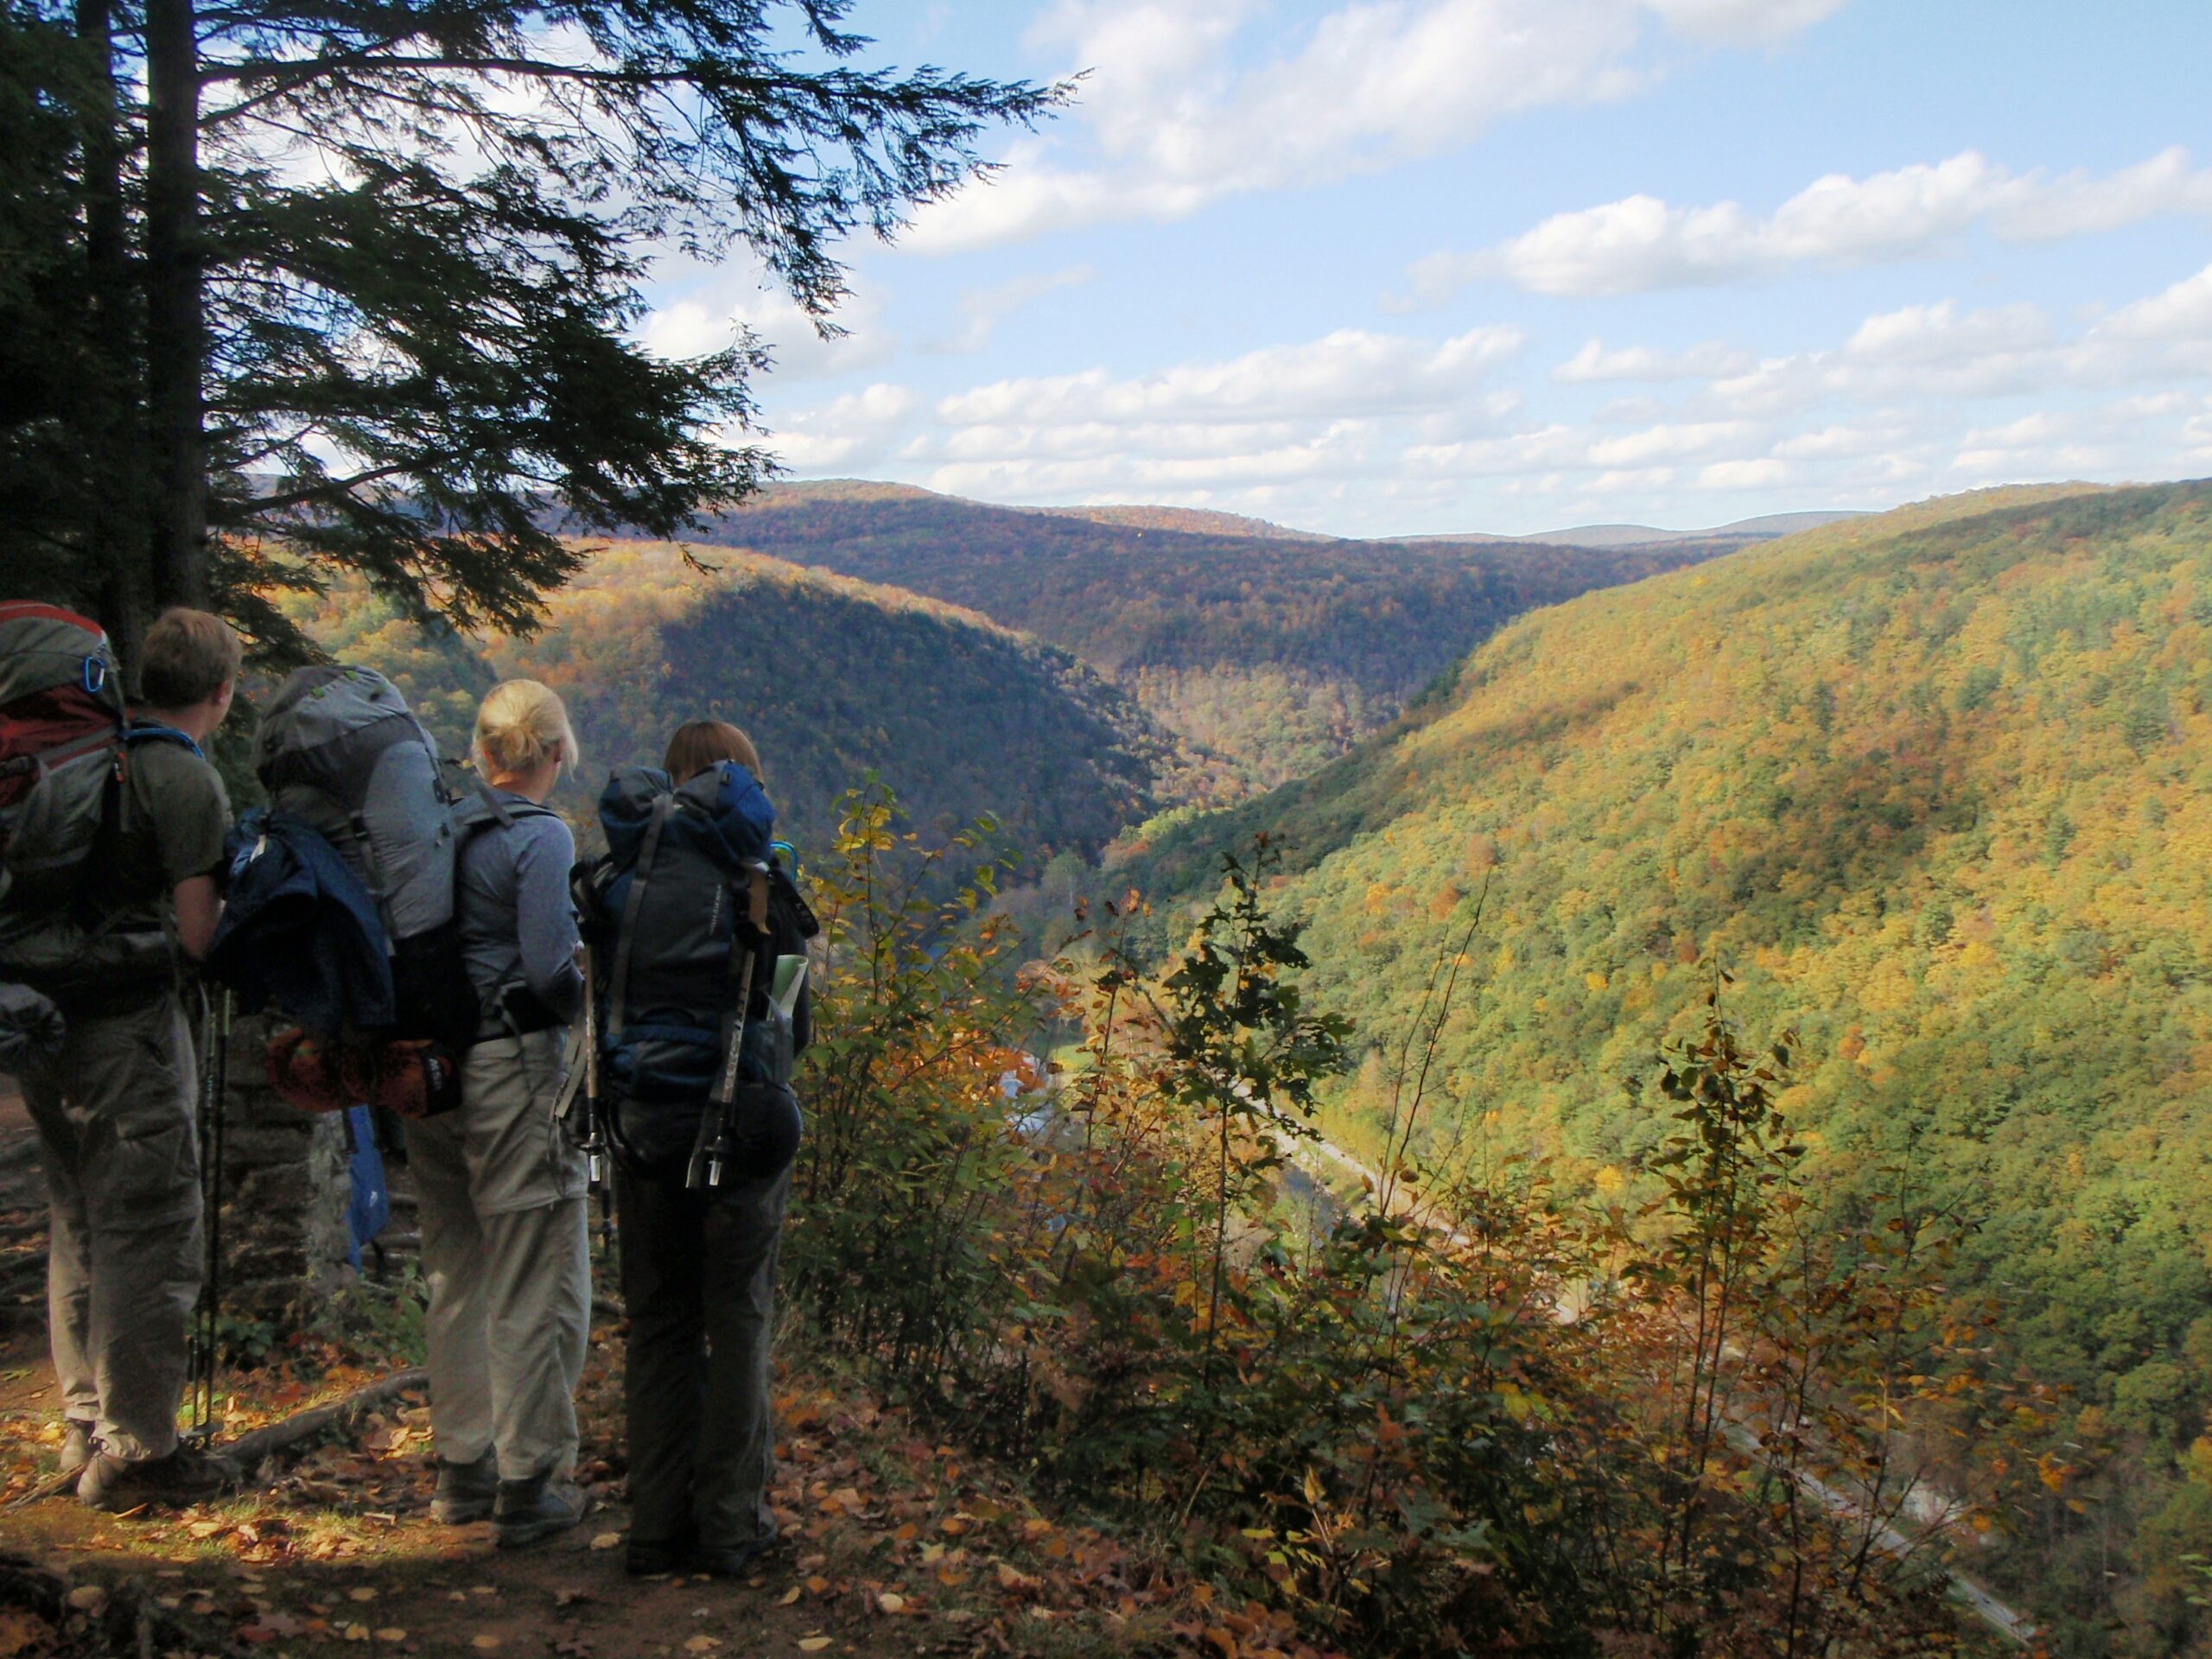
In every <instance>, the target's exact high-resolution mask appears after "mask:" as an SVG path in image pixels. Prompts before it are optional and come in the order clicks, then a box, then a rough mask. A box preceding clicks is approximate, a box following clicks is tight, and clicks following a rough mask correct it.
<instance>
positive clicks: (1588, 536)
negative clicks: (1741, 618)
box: [1394, 512, 1865, 547]
mask: <svg viewBox="0 0 2212 1659" xmlns="http://www.w3.org/2000/svg"><path fill="white" fill-rule="evenodd" d="M1864 516H1865V515H1863V514H1861V513H1857V512H1770V513H1767V514H1765V515H1764V516H1763V517H1761V518H1738V519H1737V520H1736V522H1735V523H1733V524H1716V525H1714V526H1713V528H1712V529H1711V530H1661V529H1659V528H1658V527H1657V526H1656V525H1654V524H1577V525H1575V526H1573V528H1572V529H1568V530H1547V531H1541V533H1539V534H1536V535H1531V536H1498V535H1493V534H1492V533H1491V532H1490V531H1480V530H1475V531H1465V532H1464V533H1462V534H1456V535H1443V536H1400V537H1395V538H1394V539H1395V540H1397V541H1402V542H1516V541H1517V542H1549V543H1556V544H1557V545H1559V546H1561V547H1656V546H1660V545H1662V544H1664V543H1669V542H1697V543H1746V542H1769V541H1774V540H1777V539H1778V538H1779V537H1783V536H1795V535H1796V534H1798V533H1799V532H1800V531H1808V530H1819V529H1821V527H1822V526H1823V525H1827V524H1837V523H1840V521H1842V520H1843V519H1846V518H1862V517H1864Z"/></svg>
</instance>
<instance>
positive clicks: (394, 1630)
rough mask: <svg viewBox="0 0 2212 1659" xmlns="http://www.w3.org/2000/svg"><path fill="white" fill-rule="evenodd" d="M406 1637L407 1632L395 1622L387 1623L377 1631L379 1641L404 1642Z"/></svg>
mask: <svg viewBox="0 0 2212 1659" xmlns="http://www.w3.org/2000/svg"><path fill="white" fill-rule="evenodd" d="M406 1639H407V1632H406V1631H405V1630H401V1629H400V1628H399V1626H398V1625H397V1624H387V1625H385V1627H384V1628H383V1629H382V1630H378V1632H377V1640H378V1641H379V1642H404V1641H405V1640H406Z"/></svg>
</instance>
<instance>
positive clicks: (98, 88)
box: [74, 0, 150, 677]
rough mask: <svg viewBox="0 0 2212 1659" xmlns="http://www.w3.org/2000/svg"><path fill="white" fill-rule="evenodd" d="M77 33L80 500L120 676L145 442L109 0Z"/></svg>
mask: <svg viewBox="0 0 2212 1659" xmlns="http://www.w3.org/2000/svg"><path fill="white" fill-rule="evenodd" d="M74 21H75V25H76V31H77V38H78V39H79V41H82V42H83V43H84V45H85V48H86V57H87V59H88V60H90V61H91V62H92V65H93V67H94V71H95V75H96V79H95V82H94V85H93V87H92V92H91V95H90V96H89V97H88V98H87V99H86V104H85V106H84V108H83V109H82V110H80V111H79V131H80V134H81V137H80V138H79V143H80V146H81V148H80V149H79V165H80V166H81V167H82V168H83V172H84V196H85V305H86V314H87V315H89V317H90V318H91V322H92V327H91V331H90V345H91V355H90V360H91V361H92V363H93V364H95V365H97V368H96V371H95V377H94V378H92V384H89V385H86V386H85V387H84V388H83V389H82V393H83V397H84V400H85V404H84V410H83V416H82V420H81V429H82V431H83V434H84V441H85V451H86V454H85V461H86V468H87V472H88V475H89V478H90V480H91V487H90V488H89V489H88V490H87V492H86V499H85V507H86V514H85V543H86V544H85V547H84V549H83V552H84V555H85V556H86V559H87V560H88V561H89V562H91V563H92V565H93V567H94V568H95V569H99V570H100V571H102V572H103V573H104V574H103V575H101V577H100V579H99V586H98V590H97V597H96V600H95V607H96V608H97V610H98V612H99V620H100V625H101V626H103V627H105V629H106V630H107V632H108V638H109V639H110V640H111V641H112V642H113V644H114V646H115V650H116V653H117V655H118V658H120V659H121V661H122V663H123V665H124V674H125V677H128V676H129V675H130V673H131V672H132V671H134V670H135V669H136V667H137V659H138V640H139V638H140V636H141V635H142V634H143V632H144V631H145V620H146V593H147V589H148V585H149V584H148V577H149V559H148V546H149V543H148V536H149V530H150V522H149V521H150V514H149V502H148V499H147V490H146V467H145V448H144V445H143V442H141V434H142V431H143V427H142V423H141V416H140V414H139V408H138V403H139V397H140V396H141V384H140V379H139V361H138V341H139V339H140V337H141V334H142V333H143V330H142V329H141V327H140V325H139V321H138V315H137V306H136V304H135V303H134V298H135V296H134V294H133V292H132V282H133V278H132V275H131V270H130V242H129V229H128V226H127V222H126V219H125V218H124V202H123V157H124V132H123V123H122V116H121V111H120V110H119V108H118V103H117V99H116V90H115V34H114V20H113V9H112V6H111V3H110V0H78V5H77V8H76V16H75V20H74Z"/></svg>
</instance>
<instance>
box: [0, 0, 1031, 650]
mask: <svg viewBox="0 0 2212 1659" xmlns="http://www.w3.org/2000/svg"><path fill="white" fill-rule="evenodd" d="M848 11H849V3H848V0H611V3H587V4H552V5H539V6H529V5H512V4H502V3H470V0H397V3H379V0H366V3H359V4H346V3H342V0H333V3H318V0H305V3H290V0H233V3H194V0H143V3H130V0H8V3H7V5H6V17H5V22H4V34H0V71H4V74H5V82H4V86H0V175H4V177H5V181H6V184H7V190H6V192H5V197H6V204H7V205H6V207H5V208H4V209H0V256H4V263H5V264H6V267H7V269H6V270H5V271H4V272H0V338H4V339H5V340H6V345H5V346H4V348H0V349H4V351H5V353H6V358H5V362H4V365H0V366H4V367H5V368H6V369H7V371H8V374H7V381H8V391H7V392H6V394H5V402H4V403H0V422H4V425H0V491H4V492H5V493H4V496H0V509H5V510H6V515H7V516H6V527H5V528H4V529H0V551H3V552H4V553H5V556H6V563H7V566H8V569H9V572H10V581H9V582H8V584H7V585H8V586H9V587H10V588H17V587H18V586H19V580H24V581H28V583H29V585H30V586H31V587H32V588H35V589H39V590H42V591H46V592H49V593H52V594H54V595H55V596H57V597H61V598H66V599H73V600H75V601H79V602H81V603H84V604H86V605H89V606H92V607H94V608H95V609H97V610H98V611H99V613H100V614H101V616H102V617H103V619H104V620H106V621H107V622H108V623H109V625H110V626H111V628H112V629H113V630H114V631H116V632H118V635H119V636H120V637H121V639H123V640H124V643H125V646H126V649H127V648H128V645H129V642H130V639H132V638H133V637H134V635H135V632H136V630H137V626H138V624H139V622H140V621H141V620H143V617H144V616H145V615H146V614H147V613H149V611H150V610H152V609H153V608H155V607H159V606H162V605H167V604H175V603H189V604H199V605H207V604H211V603H212V604H216V605H219V606H221V607H225V608H226V609H227V610H229V611H230V613H232V615H233V616H234V617H236V618H237V619H238V620H240V621H241V622H242V623H244V624H245V626H248V627H249V628H250V629H251V631H252V632H253V633H254V635H255V636H256V638H257V640H258V642H259V643H260V645H262V647H263V648H264V651H265V652H271V653H275V654H282V653H283V652H286V651H287V650H288V649H296V647H297V645H298V644H299V642H298V641H297V639H296V638H295V637H294V636H293V634H292V633H291V632H290V630H289V627H288V626H287V625H286V624H285V623H284V621H283V619H282V618H281V617H280V616H279V615H278V614H277V612H276V611H275V610H274V609H273V608H272V607H270V606H269V605H268V604H267V603H265V602H264V601H263V600H262V599H261V598H260V597H258V595H259V594H264V593H266V592H267V591H268V590H269V589H270V588H272V587H281V586H283V585H286V584H292V585H300V584H311V583H313V582H315V573H316V572H317V570H319V569H330V568H332V567H334V566H344V567H348V568H352V569H358V570H360V571H362V572H364V573H365V575H367V577H368V579H369V580H370V582H372V584H373V585H374V586H375V587H376V588H377V589H378V591H379V592H381V593H383V594H386V595H388V596H390V597H391V598H393V599H394V600H396V601H398V602H400V603H401V604H403V605H404V606H405V607H407V608H408V609H409V610H410V611H411V612H412V613H416V614H418V615H425V616H427V615H429V614H432V613H440V614H442V615H444V616H446V617H448V618H449V619H450V620H453V621H454V622H456V623H459V624H461V625H464V626H468V625H474V624H490V625H493V626H499V627H502V628H508V629H518V628H527V627H529V626H531V624H532V622H533V621H534V620H535V618H536V616H537V607H538V601H539V598H540V595H542V594H543V593H544V592H545V591H546V590H547V589H548V588H552V587H555V586H557V585H558V584H559V583H560V582H562V581H563V579H564V578H565V577H566V576H567V575H569V574H570V572H572V571H573V570H574V569H575V564H576V555H575V552H574V551H573V550H571V549H570V548H569V547H567V546H565V545H564V544H563V543H562V542H561V541H560V540H559V539H558V538H557V537H556V533H555V531H556V528H558V529H571V530H582V531H595V530H607V529H612V528H614V527H617V526H623V525H630V526H635V527H637V528H638V529H639V530H640V531H644V532H645V533H648V534H651V535H654V536H673V535H677V534H679V533H680V532H681V531H683V529H684V528H685V527H686V526H687V525H689V524H690V523H691V522H692V521H693V516H694V514H695V513H696V512H697V511H698V510H699V509H700V508H701V507H702V506H708V505H715V504H717V503H722V502H727V501H729V500H732V499H736V498H738V497H740V496H742V495H744V494H745V493H747V492H748V491H750V490H751V489H753V487H754V486H755V485H756V484H757V482H758V481H759V480H760V475H761V472H762V469H763V467H764V466H765V465H766V457H765V456H764V455H763V454H762V453H761V452H760V450H759V449H757V448H753V447H749V446H745V445H743V444H741V443H739V442H730V441H728V435H730V434H732V433H739V434H741V433H743V432H744V431H745V430H746V429H747V428H748V426H749V423H750V416H751V415H752V410H753V405H752V402H751V399H750V397H749V396H748V392H747V377H748V375H749V374H750V373H752V372H754V371H756V370H759V369H760V368H761V367H762V366H763V365H764V364H765V361H766V359H765V355H764V353H762V351H761V349H760V346H759V344H758V342H757V341H755V340H753V339H751V338H750V337H749V336H743V335H741V336H740V337H739V338H738V339H737V340H736V341H735V343H734V345H733V346H731V347H730V348H728V349H727V350H724V351H721V352H717V353H710V354H708V355H705V356H702V357H696V358H692V359H683V360H670V359H664V358H660V357H658V356H656V355H654V354H653V353H650V352H648V351H646V350H645V349H644V347H642V346H640V345H639V343H638V341H637V340H636V339H635V338H634V330H635V327H636V325H637V324H638V323H639V321H640V320H641V318H642V316H643V314H644V311H645V301H644V298H643V295H642V285H643V284H644V283H645V281H646V280H647V278H648V277H649V274H650V271H651V266H652V257H653V256H654V255H655V254H656V253H657V252H661V251H670V252H674V253H677V254H680V255H681V256H683V257H685V258H687V259H691V260H696V261H704V262H709V263H711V262H714V261H716V260H720V259H721V258H723V257H727V256H729V255H731V254H732V253H734V252H747V253H749V254H750V256H751V257H753V258H755V259H757V260H758V261H759V262H760V264H762V265H764V266H765V267H766V269H767V270H769V271H771V272H772V273H773V275H774V276H775V277H776V278H778V279H779V280H780V281H781V282H782V283H784V284H785V286H786V287H787V288H788V289H789V291H790V293H791V296H792V297H793V298H794V299H795V300H796V301H797V302H798V305H799V306H800V307H801V308H803V309H804V312H805V313H806V314H807V315H809V316H810V317H811V318H812V319H813V320H814V321H815V322H816V324H817V327H823V328H824V329H829V328H831V327H834V325H833V324H832V323H831V321H830V318H831V315H832V314H833V313H834V311H835V308H836V304H837V302H838V301H839V299H840V298H841V297H842V295H843V293H844V291H845V290H844V275H845V273H844V270H843V268H842V265H841V264H840V263H839V261H838V259H837V257H836V247H837V245H838V243H839V242H840V240H841V238H844V237H846V236H847V235H849V234H851V233H854V232H858V231H861V230H863V229H865V230H868V231H870V232H874V233H876V234H878V235H883V236H887V235H889V234H891V233H892V232H894V231H895V230H896V229H897V228H898V227H899V225H900V224H901V223H902V222H903V220H904V219H905V217H906V214H907V213H910V212H911V211H912V209H913V208H914V207H917V206H918V205H919V204H921V203H924V202H926V201H928V200H932V199H935V198H937V197H940V196H942V195H944V194H946V193H948V192H949V191H950V190H951V189H953V188H956V187H957V185H959V184H960V183H961V182H962V181H964V180H966V179H968V178H969V177H971V176H973V175H976V173H977V172H978V171H979V170H981V169H982V166H983V163H982V162H980V161H979V160H978V159H977V156H976V151H975V149H974V143H975V140H976V138H977V137H978V136H979V135H980V134H981V133H982V131H984V130H986V129H987V128H988V127H989V126H991V125H992V124H997V123H1002V122H1020V123H1027V122H1031V121H1033V120H1036V119H1038V118H1040V117H1042V116H1043V115H1045V114H1046V113H1047V112H1049V111H1051V110H1052V108H1053V107H1054V106H1055V105H1057V104H1058V102H1059V101H1060V100H1061V99H1062V98H1063V97H1064V96H1065V88H1040V87H1038V86H1032V85H1029V84H1027V83H1022V82H1001V81H994V80H984V79H975V78H972V77H969V76H967V75H963V74H958V73H948V72H944V71H941V70H938V69H934V68H929V67H924V68H920V69H918V70H915V71H912V72H911V73H899V72H890V71H881V70H875V69H869V68H863V67H856V64H855V60H856V59H857V58H858V56H859V54H861V51H862V50H863V48H865V47H866V46H867V44H868V42H867V41H866V40H865V39H864V38H862V37H861V36H859V35H854V34H851V33H849V32H848V31H847V30H846V29H845V28H844V22H845V20H846V16H847V13H848ZM18 571H20V572H22V578H21V579H18V578H17V576H16V573H17V572H18Z"/></svg>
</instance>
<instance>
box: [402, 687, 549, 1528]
mask: <svg viewBox="0 0 2212 1659" xmlns="http://www.w3.org/2000/svg"><path fill="white" fill-rule="evenodd" d="M476 753H477V760H478V764H479V765H480V766H481V767H482V768H483V771H484V774H485V777H486V780H487V781H488V782H489V784H490V785H491V787H492V791H493V799H494V800H495V801H496V802H497V804H498V805H497V808H496V810H495V811H494V812H493V814H492V816H493V821H492V822H491V823H482V824H480V826H479V827H477V828H476V829H474V831H473V833H471V834H470V836H469V837H468V839H467V842H466V843H465V844H464V846H463V848H462V850H461V868H460V882H459V889H458V892H457V893H456V896H455V900H454V902H455V905H456V907H457V910H458V913H459V918H460V925H461V954H462V958H463V960H464V961H465V963H467V969H468V974H469V978H470V980H471V982H473V983H474V986H475V988H476V992H477V995H478V997H479V999H480V1001H481V1003H482V1005H483V1008H484V1023H483V1025H482V1026H481V1027H480V1028H479V1030H478V1032H477V1040H476V1042H475V1044H474V1046H472V1047H471V1048H470V1049H469V1051H468V1052H467V1056H466V1057H465V1058H463V1060H462V1062H461V1109H460V1110H458V1111H456V1112H451V1113H448V1114H447V1115H445V1116H442V1117H430V1118H424V1119H422V1120H420V1121H419V1122H416V1123H413V1124H411V1125H410V1127H409V1129H408V1134H407V1141H408V1151H409V1156H410V1160H411V1162H412V1166H413V1168H414V1173H415V1182H416V1192H417V1200H416V1201H417V1204H418V1205H419V1213H420V1216H421V1219H422V1228H423V1273H424V1275H425V1277H426V1278H427V1279H428V1280H429V1290H430V1308H429V1318H428V1319H427V1321H426V1325H427V1335H428V1338H429V1366H430V1426H431V1429H432V1432H433V1433H434V1434H435V1439H436V1443H437V1454H438V1484H437V1491H436V1494H435V1497H434V1498H433V1500H432V1503H431V1511H432V1513H433V1514H434V1515H435V1516H436V1518H437V1519H439V1520H441V1521H443V1522H449V1523H452V1524H454V1525H460V1524H463V1523H466V1522H472V1521H481V1520H483V1519H485V1518H486V1516H489V1517H490V1518H491V1519H492V1520H493V1522H494V1523H495V1525H496V1529H497V1533H498V1541H499V1543H500V1544H501V1545H503V1546H512V1545H518V1544H526V1543H531V1542H532V1541H536V1540H537V1539H539V1538H543V1537H546V1536H549V1535H551V1534H553V1533H556V1532H560V1531H563V1530H565V1529H568V1528H569V1527H573V1526H575V1524H576V1522H579V1521H581V1520H582V1518H583V1512H584V1503H583V1497H582V1494H581V1493H580V1492H579V1491H577V1489H576V1486H575V1482H574V1480H573V1479H572V1478H571V1477H572V1475H573V1473H574V1471H575V1460H576V1412H575V1391H576V1383H577V1380H578V1379H579V1378H580V1377H581V1376H582V1374H583V1362H584V1347H585V1340H586V1337H587V1334H588V1328H589V1324H590V1314H591V1262H590V1255H589V1251H588V1244H587V1242H586V1240H587V1232H586V1228H587V1219H586V1214H585V1204H586V1181H585V1174H584V1165H583V1157H582V1154H581V1153H580V1152H578V1151H577V1149H576V1148H575V1147H573V1146H571V1145H570V1144H569V1139H568V1136H567V1135H566V1133H565V1132H564V1131H563V1127H562V1125H561V1122H560V1109H559V1101H560V1096H561V1092H562V1084H563V1081H564V1080H565V1071H566V1050H567V1046H568V1032H567V1022H568V1021H569V1019H570V1018H572V1017H573V1016H574V1015H575V1013H576V1011H577V1009H578V1008H579V1007H581V1006H582V1001H583V979H582V975H581V974H580V973H579V972H578V971H577V968H576V961H575V955H576V918H575V909H574V907H573V906H572V904H571V901H570V899H569V868H570V866H571V865H572V864H573V863H574V862H575V841H574V839H573V838H572V837H571V836H569V827H568V826H567V825H566V824H564V823H562V822H561V820H560V819H559V818H558V817H555V816H554V815H553V813H552V812H550V810H547V809H546V807H545V806H544V804H543V803H544V800H545V798H546V797H547V796H548V795H549V794H550V793H551V792H552V789H553V785H554V784H555V783H556V781H557V780H558V779H559V778H560V775H561V771H562V768H563V766H573V765H574V764H575V755H576V741H575V734H574V733H573V732H572V731H571V730H570V728H569V717H568V714H567V712H566V710H564V709H563V708H562V706H561V700H560V698H558V697H557V696H555V695H554V694H553V693H552V692H551V691H550V690H547V689H546V688H545V687H544V686H543V685H540V684H538V683H537V682H536V681H534V680H510V681H508V682H507V683H505V684H504V685H500V686H497V687H495V688H493V691H492V693H491V695H490V696H487V697H486V698H485V700H484V706H483V708H482V709H481V710H480V712H479V713H478V715H477V716H476Z"/></svg>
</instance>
